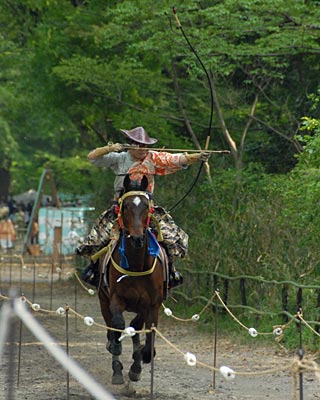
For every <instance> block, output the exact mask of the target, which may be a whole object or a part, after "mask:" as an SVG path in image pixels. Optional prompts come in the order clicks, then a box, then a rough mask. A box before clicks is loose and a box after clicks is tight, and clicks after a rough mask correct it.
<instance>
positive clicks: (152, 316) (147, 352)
mask: <svg viewBox="0 0 320 400" xmlns="http://www.w3.org/2000/svg"><path fill="white" fill-rule="evenodd" d="M158 313H159V306H154V307H153V308H152V309H151V310H149V313H148V314H147V315H146V321H145V328H146V329H151V327H152V326H153V325H154V326H155V327H157V325H158ZM152 335H153V333H152V332H150V333H147V334H146V342H145V345H144V346H143V348H142V349H141V357H142V361H143V362H144V363H145V364H148V363H150V362H151V359H152V357H154V356H155V355H156V349H155V348H154V349H153V356H151V354H152Z"/></svg>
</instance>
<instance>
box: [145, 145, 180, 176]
mask: <svg viewBox="0 0 320 400" xmlns="http://www.w3.org/2000/svg"><path fill="white" fill-rule="evenodd" d="M150 153H151V155H152V159H153V162H154V165H155V173H156V174H157V175H167V174H173V173H174V172H176V171H178V170H180V169H182V168H186V166H185V165H183V164H182V163H181V156H182V155H183V154H182V153H174V154H171V153H167V152H164V151H161V152H160V151H159V152H157V151H152V152H150Z"/></svg>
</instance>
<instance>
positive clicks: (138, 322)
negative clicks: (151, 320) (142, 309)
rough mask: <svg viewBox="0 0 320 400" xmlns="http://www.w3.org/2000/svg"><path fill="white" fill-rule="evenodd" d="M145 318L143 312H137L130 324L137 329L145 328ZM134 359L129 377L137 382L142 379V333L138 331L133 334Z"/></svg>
mask: <svg viewBox="0 0 320 400" xmlns="http://www.w3.org/2000/svg"><path fill="white" fill-rule="evenodd" d="M143 325H144V319H143V317H142V315H141V314H137V315H136V317H135V318H134V319H133V320H132V321H131V322H130V326H132V327H133V328H134V329H135V330H136V331H140V330H141V329H142V328H143ZM132 348H133V351H132V359H133V363H132V365H131V367H130V370H129V379H130V380H131V381H133V382H137V381H139V380H140V379H141V371H142V367H141V342H140V334H139V333H136V334H135V335H134V336H132Z"/></svg>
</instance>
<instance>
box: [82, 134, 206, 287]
mask: <svg viewBox="0 0 320 400" xmlns="http://www.w3.org/2000/svg"><path fill="white" fill-rule="evenodd" d="M121 132H122V133H123V134H124V135H125V137H126V139H127V142H128V144H129V146H132V147H129V148H128V145H127V146H124V145H122V144H120V143H115V144H111V143H110V144H108V145H107V146H104V147H98V148H96V149H94V150H92V151H90V152H89V154H88V156H87V157H88V160H89V161H90V162H91V163H92V164H94V165H96V166H97V167H107V168H111V169H112V170H113V171H114V173H115V174H116V178H115V181H114V191H115V204H116V203H117V200H118V199H119V197H121V195H122V194H123V181H124V177H125V175H126V174H129V175H130V179H131V180H136V181H141V179H142V177H143V175H146V176H147V177H148V182H149V183H148V192H150V193H151V194H152V193H153V190H154V175H167V174H171V173H174V172H176V171H178V170H180V169H182V168H187V166H188V165H191V164H193V163H195V162H197V161H207V160H208V158H209V153H208V152H205V151H204V152H201V153H195V154H188V153H174V154H172V153H168V152H165V151H153V150H149V149H147V148H146V147H147V146H150V145H153V144H154V143H156V142H157V141H158V140H157V139H155V138H150V137H149V135H148V134H147V132H146V131H145V129H144V128H143V127H137V128H134V129H131V130H125V129H121ZM125 148H128V150H127V151H125ZM153 215H154V217H155V218H156V220H157V221H158V224H159V226H160V230H161V233H162V237H163V242H162V243H163V244H164V246H165V248H166V250H167V254H168V258H169V287H175V286H178V285H180V284H182V282H183V278H182V275H181V274H180V273H179V272H178V271H176V270H175V268H174V266H173V257H181V258H182V257H184V256H185V255H186V253H187V251H188V235H187V234H186V233H185V232H184V231H183V230H182V229H181V228H179V227H178V226H177V225H176V224H175V222H174V221H173V219H172V217H171V216H170V214H169V213H168V212H166V211H165V210H164V209H163V208H162V207H159V206H155V210H154V213H153ZM116 217H117V216H116V214H115V211H114V206H113V207H111V208H110V209H108V210H106V211H104V212H103V213H102V214H101V215H100V216H99V217H98V219H97V220H96V222H95V224H94V225H93V227H92V228H91V231H90V233H89V235H88V237H87V238H86V239H85V241H84V242H83V243H82V244H80V245H79V246H78V248H77V251H76V252H77V254H79V255H81V256H85V257H91V256H92V255H93V254H95V253H96V252H97V251H99V250H100V249H101V248H103V247H104V246H106V245H107V244H108V242H109V241H110V234H111V232H112V228H113V225H114V222H115V220H116ZM97 278H98V265H97V263H93V262H91V263H90V264H89V265H88V266H87V267H86V268H85V269H84V270H83V272H82V274H81V279H83V280H84V281H85V282H88V283H90V284H92V285H95V286H97Z"/></svg>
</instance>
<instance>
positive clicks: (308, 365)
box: [0, 291, 320, 380]
mask: <svg viewBox="0 0 320 400" xmlns="http://www.w3.org/2000/svg"><path fill="white" fill-rule="evenodd" d="M215 297H217V298H218V299H219V301H220V302H221V304H222V305H223V306H224V307H225V308H226V310H227V311H228V313H229V315H230V316H231V317H232V318H233V319H234V320H235V321H236V322H237V323H238V324H240V326H242V327H243V328H245V329H246V330H248V331H250V328H248V327H247V326H245V325H244V324H243V323H241V321H240V320H239V319H238V318H237V317H235V316H234V315H233V314H232V313H231V311H230V310H228V307H227V306H226V305H225V303H224V302H223V300H222V299H221V296H220V294H219V293H218V292H217V291H215V292H214V294H213V295H212V297H211V299H210V302H211V301H212V300H213V299H214V298H215ZM0 298H1V299H4V300H10V299H9V298H8V297H7V296H4V295H2V294H0ZM20 300H21V302H24V303H27V304H28V305H29V306H30V307H31V309H32V310H34V311H42V312H44V313H48V314H51V315H53V314H56V315H63V313H61V310H60V309H61V308H63V307H60V308H58V309H57V311H51V310H46V309H43V308H41V306H40V305H39V304H37V303H32V302H31V301H30V300H29V299H27V298H26V297H25V296H21V297H20ZM35 306H37V307H35ZM208 306H209V302H208V303H207V304H206V305H205V307H203V309H202V310H201V311H200V313H199V314H196V315H200V314H202V313H203V312H204V311H205V310H206V309H207V308H208ZM66 309H67V310H68V312H71V313H72V314H74V315H75V317H78V318H80V319H82V320H83V321H85V322H86V319H87V321H88V323H87V325H88V326H93V325H95V326H97V327H99V328H103V329H104V330H113V331H116V332H121V333H122V339H123V338H124V337H126V336H133V335H134V334H135V333H150V332H152V331H154V332H155V333H156V334H157V335H158V336H159V337H160V338H161V339H162V340H163V341H164V342H165V343H167V344H168V345H169V346H170V347H171V348H172V349H174V350H175V351H176V352H177V353H179V354H180V355H183V357H184V360H185V361H186V362H187V364H188V365H189V366H194V365H198V366H200V367H203V368H207V369H209V370H211V371H216V372H217V371H219V372H220V373H221V374H222V375H223V376H224V377H225V378H226V379H233V378H234V377H235V376H236V375H238V376H259V375H268V374H273V373H279V372H286V371H292V372H293V373H294V374H297V373H302V372H314V373H315V375H316V377H317V379H319V380H320V367H319V366H318V364H317V363H316V362H315V361H314V360H308V359H306V358H304V359H302V360H299V359H296V358H295V359H294V360H293V361H292V362H291V363H289V364H287V365H285V366H282V367H280V368H279V367H277V368H272V369H266V370H263V371H254V372H252V371H234V370H232V369H231V368H229V367H226V366H222V367H220V368H215V367H213V366H211V365H208V364H206V363H204V362H201V361H198V360H197V359H196V356H195V355H194V354H192V353H190V352H187V353H184V352H183V351H182V350H180V349H179V348H178V347H177V346H176V345H174V344H173V343H172V342H170V341H169V340H168V339H167V338H166V337H165V336H164V335H163V334H162V333H161V332H160V331H159V330H158V329H157V328H156V327H152V328H151V330H141V331H135V330H133V328H131V330H130V332H129V329H130V328H126V329H125V330H124V331H123V330H119V329H115V328H111V327H108V326H105V325H102V324H100V323H97V322H95V321H94V320H93V319H92V318H91V317H84V316H83V315H81V314H80V313H78V312H76V311H75V310H73V309H72V308H70V307H69V306H66V307H64V310H66ZM58 310H60V312H59V311H58ZM295 317H298V318H300V319H301V320H302V322H303V321H304V319H303V317H302V315H301V313H298V314H297V315H296V316H295ZM190 320H192V318H191V319H189V321H190ZM89 321H90V322H89ZM293 321H294V319H292V320H291V321H289V322H288V323H287V324H286V325H282V326H280V327H281V328H282V329H283V328H285V327H287V326H289V325H290V324H291V323H292V322H293ZM306 326H308V325H307V324H306ZM278 327H279V326H278ZM132 330H133V331H132ZM257 334H258V333H257ZM260 334H261V333H260ZM255 336H256V335H255Z"/></svg>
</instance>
